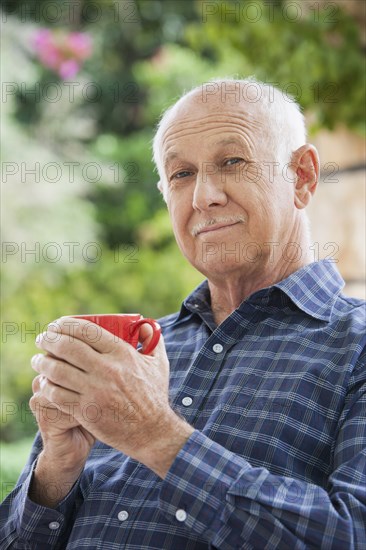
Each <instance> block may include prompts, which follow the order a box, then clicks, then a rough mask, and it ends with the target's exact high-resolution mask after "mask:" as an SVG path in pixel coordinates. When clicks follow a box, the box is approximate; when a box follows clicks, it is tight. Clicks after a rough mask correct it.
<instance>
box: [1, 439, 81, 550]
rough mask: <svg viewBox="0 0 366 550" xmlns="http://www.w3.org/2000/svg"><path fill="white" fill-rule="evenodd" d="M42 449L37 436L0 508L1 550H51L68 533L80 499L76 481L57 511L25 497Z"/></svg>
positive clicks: (58, 546) (57, 546)
mask: <svg viewBox="0 0 366 550" xmlns="http://www.w3.org/2000/svg"><path fill="white" fill-rule="evenodd" d="M41 449H42V440H41V436H40V434H39V433H38V434H37V436H36V438H35V441H34V443H33V446H32V450H31V453H30V456H29V459H28V462H27V464H26V466H25V467H24V469H23V471H22V473H21V475H20V477H19V480H18V482H17V484H16V487H15V488H14V490H13V491H12V492H11V493H10V494H9V495H8V496H7V497H6V499H5V500H4V501H3V503H2V504H1V506H0V548H1V549H2V550H7V549H8V548H9V549H10V548H11V549H12V550H52V549H56V548H60V541H63V542H64V541H65V540H67V538H68V536H69V534H70V531H71V528H72V524H73V522H74V518H75V514H76V509H77V502H78V500H79V498H80V491H79V484H78V482H76V484H75V485H74V486H73V487H72V488H71V490H70V492H69V493H68V494H67V495H66V497H65V498H64V499H63V500H62V501H61V502H60V503H59V504H58V506H57V507H56V508H47V507H45V506H41V505H39V504H36V503H35V502H33V501H32V500H30V498H29V497H28V491H29V486H30V484H31V481H32V477H33V471H34V468H35V465H36V463H37V458H38V454H39V452H40V451H41Z"/></svg>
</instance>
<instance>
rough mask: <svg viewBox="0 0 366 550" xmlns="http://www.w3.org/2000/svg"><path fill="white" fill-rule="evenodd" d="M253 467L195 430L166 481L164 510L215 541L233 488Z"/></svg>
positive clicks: (176, 521) (161, 495)
mask: <svg viewBox="0 0 366 550" xmlns="http://www.w3.org/2000/svg"><path fill="white" fill-rule="evenodd" d="M250 468H251V467H250V464H249V463H248V462H247V461H246V460H245V459H243V458H241V457H238V456H237V455H235V454H234V453H232V452H230V451H228V450H226V449H225V448H224V447H222V446H221V445H220V444H218V443H215V442H214V441H212V440H211V439H209V438H208V437H207V436H205V435H204V434H203V433H202V432H200V431H198V430H195V431H194V432H193V433H192V435H191V436H190V438H189V439H188V440H187V441H186V443H185V445H184V446H183V447H182V449H181V450H180V451H179V453H178V455H177V456H176V458H175V460H174V462H173V464H172V466H171V468H170V470H169V472H168V473H167V475H166V477H165V479H164V480H163V482H162V485H161V489H160V493H159V506H160V509H161V511H162V512H163V513H164V514H165V515H166V517H167V518H168V519H169V520H170V521H171V522H172V523H173V524H175V525H178V524H180V525H182V523H184V524H185V525H186V527H188V528H189V529H192V530H193V531H195V533H198V534H199V535H202V536H204V537H205V538H206V539H207V540H212V539H213V538H214V537H215V535H217V533H218V532H219V530H220V528H221V527H222V526H223V525H224V522H225V520H224V518H223V515H224V514H225V511H224V509H225V507H227V505H228V501H227V493H228V491H229V489H230V487H231V486H232V485H233V484H234V483H235V481H236V480H237V479H238V478H239V477H240V476H241V475H243V473H244V472H245V471H247V470H249V469H250ZM228 500H229V499H228Z"/></svg>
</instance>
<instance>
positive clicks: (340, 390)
mask: <svg viewBox="0 0 366 550" xmlns="http://www.w3.org/2000/svg"><path fill="white" fill-rule="evenodd" d="M342 286H343V281H342V279H341V278H340V276H339V274H338V272H337V271H336V270H335V268H334V266H333V265H332V263H331V262H329V261H322V262H316V263H313V264H310V265H308V266H306V267H304V268H302V269H301V270H299V271H297V272H296V273H294V274H292V275H291V276H290V277H288V278H287V279H285V280H283V281H281V282H280V283H278V284H276V285H274V286H272V287H269V288H265V289H262V290H260V291H258V292H255V293H254V294H252V295H251V296H250V297H248V298H247V299H246V300H244V301H243V303H242V304H241V305H240V307H239V308H238V309H236V310H235V311H234V312H233V313H232V314H231V315H230V316H229V317H228V318H227V319H226V320H225V321H224V322H223V323H222V324H221V325H220V326H218V327H217V326H216V325H215V323H214V321H213V317H212V313H211V310H210V300H209V292H208V286H207V282H203V283H202V284H201V285H200V286H199V287H198V288H197V289H196V290H195V291H194V292H193V293H192V294H191V295H190V296H189V297H188V298H187V299H186V300H185V302H184V304H183V305H182V308H181V310H180V312H179V313H176V314H174V315H170V316H167V317H165V318H163V319H161V320H160V323H161V325H162V327H163V332H164V337H165V341H166V346H167V350H168V355H169V359H170V365H171V381H170V395H171V403H172V406H173V408H174V409H175V410H176V411H177V412H178V413H179V414H180V415H182V416H183V417H184V418H185V419H186V420H187V421H188V422H189V423H190V424H191V425H192V426H193V427H194V428H195V432H194V433H193V434H192V435H191V437H190V438H189V439H188V441H187V442H186V444H185V445H184V447H183V448H182V449H181V451H180V452H179V454H178V456H177V457H176V459H175V461H174V463H173V465H172V467H171V469H170V470H169V473H168V475H167V477H166V479H164V480H162V479H160V478H159V477H158V476H157V475H155V474H154V472H152V471H151V470H149V469H148V468H146V467H145V466H144V465H143V464H141V463H139V462H137V461H135V460H131V459H130V458H129V457H127V456H125V455H123V454H121V453H120V452H118V451H116V450H115V449H112V448H110V447H108V446H106V445H104V444H102V443H97V444H96V445H95V446H94V448H93V450H92V452H91V454H90V457H89V459H88V461H87V463H86V466H85V469H84V472H83V473H82V475H81V476H80V479H79V480H78V482H77V483H76V484H75V485H74V487H73V488H72V490H71V492H70V493H69V494H68V495H67V497H66V498H65V499H64V500H63V501H62V502H61V503H60V504H59V506H58V507H57V509H49V508H44V507H42V506H38V505H36V504H34V503H33V502H31V501H30V500H29V498H28V497H27V492H28V486H29V483H30V480H31V476H32V470H33V468H34V464H35V461H36V458H37V455H38V453H39V451H40V449H41V441H40V438H39V437H37V438H36V440H35V443H34V446H33V449H32V452H31V456H30V458H29V461H28V464H27V465H26V467H25V469H24V471H23V473H22V474H21V477H20V479H19V481H18V484H17V487H16V488H15V489H14V491H13V492H12V493H11V494H10V495H9V497H8V498H7V499H6V500H5V501H4V503H3V504H2V507H1V513H2V519H1V532H0V533H1V534H0V547H1V549H6V548H13V549H34V550H43V549H44V550H46V549H47V550H50V549H56V548H67V549H68V550H71V549H75V550H76V549H77V550H80V549H81V548H88V549H89V550H90V549H92V550H96V549H103V550H117V549H118V550H120V549H121V548H124V549H129V550H141V549H142V548H146V549H156V550H162V549H164V550H170V549H171V550H206V549H208V548H215V549H220V550H233V549H238V548H241V549H247V550H249V549H258V550H264V549H279V550H284V549H291V550H300V549H309V548H312V549H324V550H330V549H334V550H336V549H337V550H351V549H358V550H361V549H365V548H366V366H365V364H366V353H365V344H366V342H365V325H366V324H365V303H364V302H362V301H361V300H356V299H353V298H348V297H345V296H344V295H342V294H341V293H340V292H341V289H342Z"/></svg>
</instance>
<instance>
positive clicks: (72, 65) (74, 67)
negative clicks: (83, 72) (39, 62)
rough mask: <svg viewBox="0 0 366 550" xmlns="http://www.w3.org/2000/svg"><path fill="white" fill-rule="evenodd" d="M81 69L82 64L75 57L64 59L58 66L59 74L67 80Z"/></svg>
mask: <svg viewBox="0 0 366 550" xmlns="http://www.w3.org/2000/svg"><path fill="white" fill-rule="evenodd" d="M79 70H80V64H79V63H78V62H77V61H75V59H68V60H67V61H63V62H62V63H61V65H60V66H59V68H58V74H59V75H60V77H61V78H63V79H64V80H66V79H67V78H72V77H73V76H75V75H76V74H77V73H78V72H79Z"/></svg>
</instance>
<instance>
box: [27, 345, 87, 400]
mask: <svg viewBox="0 0 366 550" xmlns="http://www.w3.org/2000/svg"><path fill="white" fill-rule="evenodd" d="M31 365H32V369H34V370H35V371H36V372H38V373H39V374H43V375H44V376H46V377H47V379H48V380H50V381H51V382H53V383H54V384H57V385H58V386H61V387H62V388H65V389H68V390H71V391H73V392H75V393H81V389H82V388H83V387H84V386H85V384H86V378H87V374H86V373H85V372H84V371H82V370H80V369H78V368H77V367H75V366H74V365H70V364H69V363H66V362H64V361H60V360H59V359H57V358H55V357H51V356H49V355H43V354H42V353H37V355H34V356H33V357H32V359H31Z"/></svg>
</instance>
